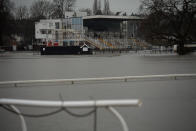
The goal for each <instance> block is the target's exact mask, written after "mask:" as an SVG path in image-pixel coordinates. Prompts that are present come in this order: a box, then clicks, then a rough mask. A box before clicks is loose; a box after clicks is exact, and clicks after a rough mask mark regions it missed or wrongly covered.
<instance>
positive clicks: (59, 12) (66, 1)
mask: <svg viewBox="0 0 196 131" xmlns="http://www.w3.org/2000/svg"><path fill="white" fill-rule="evenodd" d="M75 2H76V0H54V1H53V3H54V12H53V17H55V18H64V17H65V16H64V15H65V11H72V10H73V7H74V5H75Z"/></svg>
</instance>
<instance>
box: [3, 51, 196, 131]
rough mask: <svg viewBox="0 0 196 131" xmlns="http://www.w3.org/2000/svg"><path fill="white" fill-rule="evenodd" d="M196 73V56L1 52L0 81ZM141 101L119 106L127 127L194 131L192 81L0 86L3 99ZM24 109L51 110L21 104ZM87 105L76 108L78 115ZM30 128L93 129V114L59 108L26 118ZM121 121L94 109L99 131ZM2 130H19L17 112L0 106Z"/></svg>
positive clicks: (115, 130) (116, 127)
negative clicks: (96, 113)
mask: <svg viewBox="0 0 196 131" xmlns="http://www.w3.org/2000/svg"><path fill="white" fill-rule="evenodd" d="M182 73H196V55H187V56H177V55H175V54H161V55H150V54H133V53H128V54H116V55H114V54H104V55H103V54H100V55H92V56H74V55H73V56H40V55H38V54H33V53H11V54H10V53H7V54H3V55H1V56H0V81H11V80H39V79H65V78H89V77H107V76H108V77H109V76H112V77H115V76H134V75H157V74H182ZM59 94H61V95H62V96H63V99H64V100H92V99H93V100H94V99H95V100H97V99H141V101H142V102H143V105H142V106H141V107H139V108H138V107H118V108H117V109H118V110H119V112H120V113H121V114H122V115H123V117H124V118H125V120H126V121H127V123H128V126H129V129H130V131H196V79H185V80H156V81H131V82H103V83H100V82H99V83H90V84H89V83H84V84H74V85H71V84H67V85H56V86H55V85H48V86H35V87H34V86H30V87H25V86H23V87H21V88H14V87H3V88H0V97H1V98H17V99H34V100H59V99H60V98H59ZM20 110H21V111H22V112H25V113H35V114H36V113H44V112H48V111H51V110H54V109H40V108H38V109H37V108H29V107H20ZM89 110H90V109H82V110H80V109H74V110H72V111H74V112H76V113H83V112H87V111H89ZM26 122H27V127H28V131H93V116H89V117H86V118H74V117H72V116H69V115H68V114H66V113H64V112H61V113H59V114H56V115H53V116H49V117H44V118H26ZM121 130H122V128H121V125H120V123H119V121H118V120H117V119H116V118H115V117H114V116H113V115H112V114H111V113H110V112H108V111H107V110H106V109H103V108H101V109H98V119H97V131H121ZM0 131H21V126H20V120H19V118H18V116H16V115H14V114H12V113H10V112H7V111H5V110H4V109H2V108H0Z"/></svg>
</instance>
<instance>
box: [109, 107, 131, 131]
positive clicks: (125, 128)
mask: <svg viewBox="0 0 196 131" xmlns="http://www.w3.org/2000/svg"><path fill="white" fill-rule="evenodd" d="M107 109H108V110H109V111H110V112H111V113H112V114H113V115H114V116H115V117H116V118H118V120H119V121H120V123H121V125H122V128H123V131H129V128H128V126H127V123H126V121H125V120H124V118H123V117H122V115H121V114H120V113H119V112H118V111H117V110H116V109H115V108H114V107H108V108H107Z"/></svg>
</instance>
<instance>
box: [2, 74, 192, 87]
mask: <svg viewBox="0 0 196 131" xmlns="http://www.w3.org/2000/svg"><path fill="white" fill-rule="evenodd" d="M185 78H187V79H196V74H166V75H143V76H120V77H100V78H76V79H50V80H24V81H1V82H0V87H2V85H14V87H18V84H42V83H64V84H65V83H71V84H75V83H79V82H98V81H102V82H104V81H119V80H120V81H123V82H128V81H131V80H151V79H156V80H164V79H171V80H178V79H185Z"/></svg>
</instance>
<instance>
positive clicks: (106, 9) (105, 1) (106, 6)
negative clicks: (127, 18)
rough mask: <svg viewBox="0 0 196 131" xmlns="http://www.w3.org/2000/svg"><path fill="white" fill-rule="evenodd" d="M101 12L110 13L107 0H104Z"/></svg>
mask: <svg viewBox="0 0 196 131" xmlns="http://www.w3.org/2000/svg"><path fill="white" fill-rule="evenodd" d="M103 14H104V15H110V14H111V11H110V4H109V1H108V0H104V9H103Z"/></svg>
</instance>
